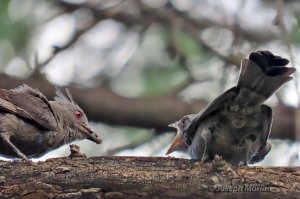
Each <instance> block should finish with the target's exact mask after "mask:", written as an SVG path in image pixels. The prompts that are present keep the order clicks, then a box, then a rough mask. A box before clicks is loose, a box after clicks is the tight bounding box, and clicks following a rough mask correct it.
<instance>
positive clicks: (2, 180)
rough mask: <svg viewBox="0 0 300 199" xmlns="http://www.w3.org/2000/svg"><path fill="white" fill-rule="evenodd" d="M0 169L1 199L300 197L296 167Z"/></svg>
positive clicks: (100, 162) (135, 164) (57, 162)
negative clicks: (13, 198)
mask: <svg viewBox="0 0 300 199" xmlns="http://www.w3.org/2000/svg"><path fill="white" fill-rule="evenodd" d="M0 167H1V169H0V190H1V191H0V198H12V197H16V198H153V197H156V198H157V197H159V198H211V199H215V198H217V199H223V198H245V199H247V198H256V199H260V198H261V199H262V198H263V199H268V198H272V199H277V198H283V197H285V198H289V199H293V198H299V197H300V168H288V167H276V168H261V167H240V168H237V169H233V168H231V167H230V166H229V165H227V164H226V163H225V162H224V161H223V160H218V161H215V162H213V163H205V164H204V163H200V162H194V161H191V160H185V159H175V158H162V157H94V158H86V157H73V158H70V157H67V158H57V159H49V160H47V161H46V162H38V163H30V162H20V161H18V162H5V161H1V162H0ZM226 189H229V190H230V189H232V190H230V191H228V190H226ZM220 190H223V191H220Z"/></svg>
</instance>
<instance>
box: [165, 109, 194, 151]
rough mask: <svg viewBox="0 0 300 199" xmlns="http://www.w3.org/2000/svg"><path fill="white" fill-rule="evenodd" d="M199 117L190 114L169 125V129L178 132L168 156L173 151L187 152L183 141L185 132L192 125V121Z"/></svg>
mask: <svg viewBox="0 0 300 199" xmlns="http://www.w3.org/2000/svg"><path fill="white" fill-rule="evenodd" d="M196 116H197V114H190V115H185V116H183V117H182V118H181V119H180V120H178V121H176V122H174V123H172V124H169V127H172V128H175V129H176V130H177V132H176V136H175V138H174V141H173V143H172V145H171V146H170V148H169V150H168V151H167V153H166V155H168V154H170V153H172V152H173V151H179V152H187V145H186V143H185V142H184V140H183V130H184V129H185V128H186V127H187V126H188V125H190V123H191V121H192V120H193V119H194V118H195V117H196Z"/></svg>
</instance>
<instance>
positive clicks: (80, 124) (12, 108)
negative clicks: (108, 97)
mask: <svg viewBox="0 0 300 199" xmlns="http://www.w3.org/2000/svg"><path fill="white" fill-rule="evenodd" d="M82 139H89V140H91V141H93V142H95V143H97V144H100V143H101V139H100V138H99V137H98V135H97V134H96V133H95V132H93V131H92V130H91V129H90V128H89V126H88V121H87V117H86V115H85V113H84V112H83V110H82V109H81V108H80V107H79V106H78V105H77V104H76V103H75V102H74V100H73V99H72V96H71V95H70V93H69V91H68V90H67V96H66V95H64V94H63V93H62V92H61V91H60V90H57V96H56V97H55V99H54V101H49V100H48V99H47V98H46V97H45V96H44V95H43V94H42V93H41V92H39V91H38V90H36V89H33V88H31V87H29V86H27V85H23V86H20V87H18V88H16V89H11V90H6V89H0V156H3V157H6V158H17V157H19V158H22V159H27V158H37V157H40V156H43V155H44V154H46V153H47V152H49V151H51V150H54V149H57V148H59V147H60V146H62V145H64V144H67V143H70V142H72V141H75V140H82Z"/></svg>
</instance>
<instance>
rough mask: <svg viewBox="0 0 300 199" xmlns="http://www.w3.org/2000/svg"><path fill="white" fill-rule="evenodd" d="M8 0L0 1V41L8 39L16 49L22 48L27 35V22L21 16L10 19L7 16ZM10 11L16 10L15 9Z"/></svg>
mask: <svg viewBox="0 0 300 199" xmlns="http://www.w3.org/2000/svg"><path fill="white" fill-rule="evenodd" d="M9 3H10V1H8V0H2V1H0V41H1V40H4V39H7V40H9V41H10V42H11V43H12V44H13V46H14V47H15V49H16V51H20V50H23V49H24V48H25V46H26V43H27V38H28V35H29V24H28V21H29V20H27V19H25V18H22V19H19V20H16V21H12V20H11V19H10V17H9V12H8V6H9ZM12 12H18V11H17V10H15V11H12Z"/></svg>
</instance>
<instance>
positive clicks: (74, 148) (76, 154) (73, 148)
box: [69, 144, 86, 158]
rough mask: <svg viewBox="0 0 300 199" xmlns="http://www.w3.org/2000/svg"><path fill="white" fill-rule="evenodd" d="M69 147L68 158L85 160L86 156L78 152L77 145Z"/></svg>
mask: <svg viewBox="0 0 300 199" xmlns="http://www.w3.org/2000/svg"><path fill="white" fill-rule="evenodd" d="M69 147H70V151H71V154H70V155H69V157H70V158H73V157H85V158H86V155H85V154H84V153H81V152H80V147H79V146H78V145H76V144H70V145H69Z"/></svg>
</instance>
